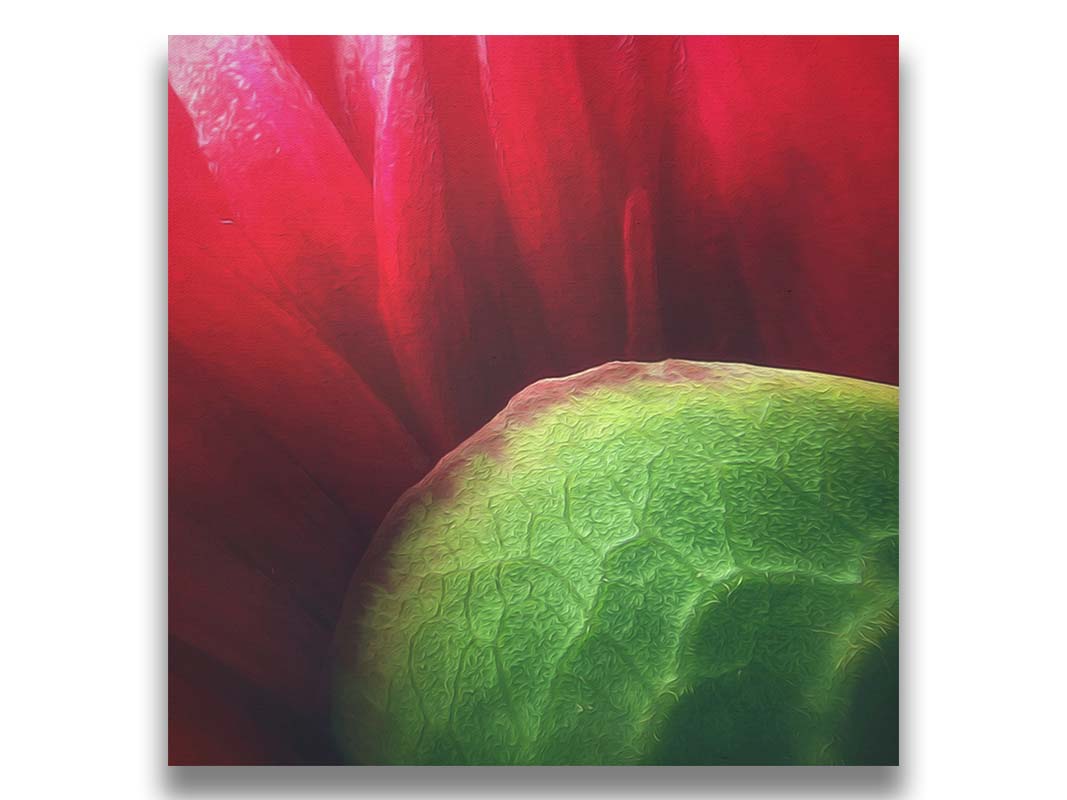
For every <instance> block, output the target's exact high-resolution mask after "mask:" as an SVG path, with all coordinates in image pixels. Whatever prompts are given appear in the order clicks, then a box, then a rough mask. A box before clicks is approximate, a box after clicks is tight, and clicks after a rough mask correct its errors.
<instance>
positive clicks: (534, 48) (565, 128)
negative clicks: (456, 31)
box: [480, 36, 626, 374]
mask: <svg viewBox="0 0 1067 800" xmlns="http://www.w3.org/2000/svg"><path fill="white" fill-rule="evenodd" d="M480 56H481V63H482V84H483V92H484V94H485V98H486V107H487V113H488V117H489V130H490V134H491V136H492V140H493V146H494V150H495V154H496V160H497V172H498V175H499V181H500V186H501V191H502V193H503V197H504V202H505V204H506V206H507V208H508V211H509V213H510V217H511V224H512V229H513V231H514V233H515V239H516V242H517V244H518V249H519V255H520V257H521V259H522V261H523V264H524V266H525V269H526V272H527V274H528V275H529V276H530V278H531V280H532V282H533V285H534V286H535V288H536V290H537V293H538V297H539V300H540V306H541V311H542V313H543V314H544V318H545V320H546V329H547V330H546V338H545V349H546V353H547V355H548V357H549V359H550V361H551V362H552V363H553V364H554V366H555V367H556V369H557V370H558V371H559V373H560V374H566V373H569V372H574V371H576V370H578V369H583V368H586V367H590V366H593V365H594V364H599V363H601V362H603V361H605V360H609V359H611V358H614V357H617V356H618V354H619V353H620V352H621V350H622V347H623V343H624V341H625V327H626V323H625V299H624V290H623V281H622V270H621V268H620V267H621V262H622V258H621V253H622V237H621V235H620V234H619V231H620V228H621V223H622V220H621V218H619V217H613V215H612V213H611V207H610V205H609V203H608V201H607V197H606V188H607V187H606V186H605V180H604V170H605V164H604V163H603V162H602V160H601V154H600V153H599V152H598V150H597V147H596V142H595V140H594V137H593V129H592V128H593V126H592V122H591V120H590V117H589V109H588V107H587V106H586V102H585V95H584V93H583V91H582V84H581V78H580V74H579V69H578V63H577V60H576V58H575V52H574V45H573V42H572V40H571V39H568V38H563V37H537V38H530V37H507V36H502V37H485V38H484V39H483V40H482V42H481V52H480Z"/></svg>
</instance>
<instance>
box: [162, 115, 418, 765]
mask: <svg viewBox="0 0 1067 800" xmlns="http://www.w3.org/2000/svg"><path fill="white" fill-rule="evenodd" d="M170 114H171V122H170V235H169V248H170V279H169V291H170V294H169V310H170V370H171V374H170V412H169V416H170V510H171V514H170V526H171V527H170V558H171V561H170V573H169V574H170V631H171V633H172V634H173V635H174V636H176V637H178V638H179V639H181V640H182V641H184V642H187V643H188V644H189V645H190V646H192V647H194V648H196V649H198V650H201V651H203V652H204V653H205V654H207V655H208V656H210V658H211V659H212V660H213V661H215V662H218V663H219V664H221V665H223V666H224V667H225V668H226V669H227V670H229V671H232V672H233V673H234V674H236V675H237V676H239V677H240V679H241V680H242V681H245V682H246V683H247V684H248V686H250V687H255V690H256V691H257V692H262V693H265V694H266V695H267V696H269V697H270V698H272V699H271V702H272V703H273V704H275V705H278V706H279V707H285V708H287V709H291V710H293V711H294V713H298V714H301V715H304V716H308V715H314V714H317V713H320V711H321V706H322V681H323V677H324V676H323V669H324V665H325V661H326V655H327V650H328V646H329V642H330V638H331V635H332V627H333V621H334V619H335V617H336V611H337V607H338V605H339V603H340V600H341V596H342V594H343V591H344V586H345V583H346V581H347V579H348V575H349V573H350V570H351V568H352V565H353V564H354V563H355V560H356V558H357V556H358V554H359V553H360V552H361V551H362V548H363V547H364V546H365V544H366V541H367V538H368V537H369V535H370V533H371V532H372V531H373V530H374V529H375V527H376V526H377V524H378V522H379V521H380V519H381V517H382V515H383V514H384V512H385V511H386V510H387V509H388V508H389V506H390V505H391V504H392V503H393V502H394V501H395V499H396V498H397V496H398V495H399V494H400V493H401V492H402V491H403V490H404V489H406V488H408V487H409V486H410V485H412V484H413V483H414V482H415V481H417V480H418V479H419V478H420V477H421V476H422V475H423V474H424V472H425V470H426V469H427V467H428V460H427V458H426V456H425V455H424V454H423V453H422V452H421V451H420V449H419V448H418V447H417V446H416V445H415V444H414V442H413V440H412V439H411V437H410V436H409V435H408V433H407V431H406V430H405V429H404V428H403V426H402V425H401V424H400V423H399V422H398V421H397V419H396V417H395V416H394V415H393V414H392V412H390V411H389V410H388V408H387V407H386V406H385V405H383V404H382V402H381V401H380V400H379V399H378V398H377V397H376V396H375V395H374V393H373V392H372V391H371V390H370V389H369V388H368V386H367V385H366V383H364V381H363V380H362V379H361V377H360V376H359V375H358V374H356V373H355V372H354V371H353V369H352V368H351V366H350V365H349V364H347V363H346V362H345V361H344V360H342V359H341V358H340V357H339V356H338V355H337V353H336V352H334V351H333V350H331V349H330V348H329V347H328V346H327V345H326V344H324V343H323V341H322V340H321V339H320V338H319V336H318V333H317V331H316V330H315V329H314V328H312V327H311V326H310V325H309V324H308V323H307V322H306V321H305V320H303V319H301V318H300V317H299V316H297V315H294V314H293V313H292V312H291V311H289V310H287V309H285V308H283V307H282V306H280V305H279V304H278V303H276V302H275V301H274V300H272V299H271V298H270V297H269V296H268V295H267V294H266V293H264V292H263V291H260V290H259V289H258V288H257V287H256V286H255V285H254V284H253V283H252V282H251V281H249V280H248V279H247V278H246V277H245V276H247V275H250V274H254V273H255V272H256V271H257V270H262V269H263V265H262V262H261V260H260V257H259V254H258V253H257V252H256V251H255V250H254V249H253V247H252V246H251V245H250V243H249V242H248V240H247V238H246V237H245V234H244V230H243V227H242V226H241V225H240V224H237V223H233V221H232V220H231V219H230V216H231V215H230V214H229V213H228V212H227V210H226V203H225V200H224V199H223V198H222V197H221V196H220V194H219V193H218V192H217V190H216V187H215V186H214V183H213V181H212V179H211V176H210V174H209V172H208V168H207V164H206V162H205V161H204V160H203V158H202V156H201V155H200V153H199V152H198V150H197V146H196V140H195V135H194V133H193V130H192V125H191V123H190V121H189V120H188V118H187V117H186V115H185V112H184V111H183V109H182V107H181V105H180V104H179V103H178V101H177V98H176V97H175V96H174V95H173V94H172V95H171V108H170ZM183 691H184V690H183ZM190 691H191V690H190ZM205 702H207V700H205ZM211 702H216V701H215V700H213V701H211ZM235 702H236V701H235ZM227 713H229V712H227ZM233 713H234V714H237V713H238V711H234V712H233ZM246 756H248V754H247V753H245V754H244V756H240V754H235V755H234V758H239V757H246Z"/></svg>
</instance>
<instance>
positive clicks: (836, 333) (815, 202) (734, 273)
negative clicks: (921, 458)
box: [666, 37, 897, 383]
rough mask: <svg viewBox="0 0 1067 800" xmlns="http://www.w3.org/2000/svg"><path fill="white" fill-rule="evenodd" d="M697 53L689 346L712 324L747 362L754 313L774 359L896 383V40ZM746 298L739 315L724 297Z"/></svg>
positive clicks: (716, 48)
mask: <svg viewBox="0 0 1067 800" xmlns="http://www.w3.org/2000/svg"><path fill="white" fill-rule="evenodd" d="M682 55H683V60H682V63H681V71H680V74H679V83H678V86H677V89H678V91H679V97H678V104H679V120H678V125H679V129H678V131H677V136H678V139H677V149H676V150H675V158H676V159H677V162H678V163H677V164H676V165H675V166H674V167H673V169H672V170H671V174H672V175H673V176H674V184H673V187H674V189H675V191H676V195H675V201H676V204H675V206H674V212H675V213H676V214H678V215H679V216H678V220H677V221H678V222H679V223H680V225H679V226H676V227H675V228H674V229H673V231H672V232H671V233H670V234H668V237H667V241H673V242H676V243H677V246H676V247H674V248H672V249H671V252H670V255H669V263H668V264H667V265H666V267H667V270H668V273H669V274H670V275H671V276H672V285H671V287H670V293H669V294H668V296H667V297H666V302H667V303H668V305H669V306H670V307H671V308H672V309H676V310H678V311H679V312H681V316H680V317H679V319H678V320H677V322H676V324H675V325H674V326H673V330H672V331H671V333H672V336H673V341H674V342H675V343H684V342H687V341H697V340H698V338H697V337H700V336H701V332H702V330H703V332H704V335H705V340H706V341H708V343H709V344H711V343H715V342H719V343H721V345H722V346H723V348H724V350H726V351H727V352H726V355H728V356H730V357H736V356H737V354H738V353H737V351H736V350H735V351H734V352H730V351H731V349H733V348H736V346H737V343H736V342H732V341H731V335H732V334H731V332H734V331H738V332H743V331H744V330H745V329H746V327H747V326H748V324H749V322H748V319H749V318H750V317H752V318H754V320H755V322H756V325H757V327H758V331H759V338H760V340H761V350H762V352H763V357H764V359H765V361H766V362H767V363H771V364H780V365H785V366H793V367H803V368H807V369H814V370H819V371H824V372H833V373H841V374H848V375H856V376H859V377H863V378H869V379H873V380H880V381H888V382H891V383H896V381H897V40H896V37H722V38H719V37H692V38H689V39H687V40H686V41H685V44H684V51H683V54H682ZM669 213H670V212H668V215H669ZM687 254H690V257H691V256H692V255H696V256H698V259H697V261H696V262H695V263H696V264H697V265H698V272H694V271H692V270H691V269H686V263H687V262H686V255H687ZM690 263H692V262H690ZM708 264H710V265H714V268H713V269H708V268H707V266H706V265H708ZM672 267H673V268H676V269H671V268H672ZM717 279H718V280H721V281H722V282H723V285H722V286H720V287H716V286H714V285H713V283H714V281H715V280H717ZM716 288H719V289H721V291H719V292H718V293H717V295H718V296H716ZM694 292H697V293H698V296H700V297H704V298H708V299H709V300H711V303H712V305H711V307H710V309H709V310H710V311H712V312H713V313H712V314H710V315H709V316H710V319H709V320H708V325H709V327H708V328H703V329H701V326H700V325H699V319H698V309H696V308H694V305H693V304H691V303H687V302H686V299H685V298H686V297H687V296H689V297H691V296H693V293H694ZM744 295H747V296H748V297H749V298H751V304H750V307H743V306H742V305H741V304H739V306H738V308H739V310H741V311H743V314H739V315H738V316H737V317H736V318H734V319H731V318H730V314H729V310H728V309H727V308H724V307H723V306H722V303H721V302H720V301H719V299H718V298H722V297H723V296H727V297H729V296H737V297H740V296H744ZM724 322H725V324H724ZM709 329H711V330H713V331H714V333H713V335H712V338H711V339H710V340H709V339H707V338H706V337H707V332H708V330H709Z"/></svg>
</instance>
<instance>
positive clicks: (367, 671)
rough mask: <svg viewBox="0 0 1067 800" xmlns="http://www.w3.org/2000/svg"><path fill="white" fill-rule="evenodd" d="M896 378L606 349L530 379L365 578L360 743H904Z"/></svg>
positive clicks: (513, 749) (465, 746)
mask: <svg viewBox="0 0 1067 800" xmlns="http://www.w3.org/2000/svg"><path fill="white" fill-rule="evenodd" d="M897 541H898V539H897V390H896V388H894V387H889V386H883V385H879V384H872V383H866V382H863V381H857V380H851V379H845V378H837V377H832V376H824V375H814V374H811V373H801V372H788V371H781V370H772V369H764V368H756V367H748V366H742V365H726V364H698V363H695V362H682V361H667V362H663V363H661V364H653V365H647V364H624V363H612V364H607V365H605V366H603V367H600V368H598V369H596V370H591V371H589V372H586V373H581V374H580V375H577V376H573V377H571V378H565V379H560V380H552V381H541V382H539V383H537V384H534V385H533V386H531V387H529V388H528V389H526V390H524V391H523V392H522V393H520V394H519V395H518V396H517V397H516V398H515V399H513V400H512V402H511V403H510V404H509V405H508V407H507V409H505V410H504V411H503V412H502V413H501V414H500V415H498V416H497V417H496V418H495V419H494V420H493V421H492V422H490V423H489V424H488V425H487V426H486V427H485V428H483V429H482V430H481V431H480V432H479V433H478V434H476V435H475V436H474V437H472V438H471V439H470V440H468V441H467V442H466V443H464V444H463V445H461V446H460V447H459V448H457V449H456V450H455V451H453V453H451V454H450V455H449V456H447V457H446V458H445V459H443V460H442V462H441V463H440V464H439V465H438V466H437V467H436V468H435V470H434V471H433V472H432V473H431V474H430V475H429V476H427V478H426V479H425V480H424V481H422V482H421V483H420V484H419V485H418V486H416V487H414V488H413V489H412V490H411V491H409V492H408V493H407V494H406V495H405V496H404V497H403V498H402V499H401V501H400V502H399V503H398V504H397V506H396V507H395V508H394V509H393V511H392V512H391V513H390V516H389V518H388V519H387V520H386V522H385V524H383V526H382V529H381V530H380V531H379V532H378V535H377V537H376V539H375V543H374V545H373V546H372V550H371V552H370V553H369V554H368V557H367V559H365V561H364V563H363V566H362V567H361V569H360V572H359V573H358V574H357V575H356V577H355V578H354V580H353V585H352V588H351V589H350V592H349V597H348V600H347V602H346V607H345V611H344V614H343V617H342V622H341V625H340V627H339V630H338V639H337V648H338V659H337V665H336V673H335V696H334V705H335V726H336V730H337V734H338V739H339V742H340V744H341V747H342V751H343V752H344V754H345V755H346V757H348V758H349V759H351V760H352V761H355V762H359V763H404V764H410V763H445V764H450V763H475V764H576V763H577V764H581V763H598V764H630V763H708V764H718V763H735V764H750V763H759V764H781V763H857V762H859V763H895V762H896V759H897V750H896V739H897V706H896V681H897V662H896V630H897Z"/></svg>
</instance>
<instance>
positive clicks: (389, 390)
mask: <svg viewBox="0 0 1067 800" xmlns="http://www.w3.org/2000/svg"><path fill="white" fill-rule="evenodd" d="M170 63H171V70H170V77H171V85H172V86H173V88H174V90H175V92H176V93H177V95H178V97H179V98H180V99H181V101H182V103H183V104H184V105H185V107H186V109H187V110H188V111H189V114H190V116H191V117H192V119H193V122H194V124H195V126H196V131H197V134H198V139H199V143H200V146H201V149H202V150H203V152H204V154H205V156H206V157H207V159H208V162H209V163H210V165H211V168H212V172H213V174H214V175H215V176H216V179H217V180H218V182H219V185H220V186H221V187H222V189H223V191H224V193H225V198H226V201H227V204H228V206H229V208H230V210H231V211H232V212H233V216H234V218H235V219H236V220H238V221H239V222H240V223H241V224H242V226H243V228H244V231H245V232H246V233H247V235H248V238H249V241H250V243H251V245H252V246H253V247H254V248H255V250H256V251H257V252H258V253H259V255H260V257H261V258H260V259H259V260H258V261H257V262H255V263H254V264H243V265H242V267H243V269H244V272H243V273H242V277H243V278H245V279H246V280H247V281H249V283H250V284H251V285H252V286H253V287H255V288H256V289H258V290H260V291H261V292H263V294H264V295H265V296H266V297H269V298H270V299H272V300H274V301H275V302H277V303H278V304H279V305H280V306H282V307H283V308H284V309H285V310H286V311H288V312H290V313H292V314H294V315H297V316H299V317H301V318H303V319H304V320H306V321H307V323H309V324H310V325H311V326H313V327H314V329H315V330H316V332H317V333H318V336H319V337H320V338H321V339H322V341H323V342H325V343H326V344H327V345H328V346H329V347H331V348H333V349H334V350H335V351H336V352H337V353H338V354H339V355H340V356H341V358H343V359H344V360H345V361H347V362H348V363H349V364H350V365H352V366H353V367H355V368H356V369H357V370H359V372H360V373H361V374H362V375H363V376H364V377H365V378H366V379H367V380H368V381H369V382H370V383H371V385H372V386H373V387H374V389H375V390H376V391H377V392H378V393H379V394H380V395H381V396H383V397H384V398H386V399H387V400H388V401H389V403H390V405H392V406H393V407H394V408H396V409H398V410H400V412H401V414H402V415H404V408H405V404H404V397H403V391H402V389H401V385H400V378H399V375H398V374H397V371H396V366H395V363H394V361H393V357H392V353H391V352H390V350H389V346H388V342H387V340H386V337H385V335H384V329H383V325H382V321H381V317H380V315H379V313H378V278H377V266H376V255H377V254H376V245H375V239H374V217H373V213H374V212H373V198H372V195H371V187H370V184H369V183H368V181H367V178H366V176H365V175H364V174H363V172H362V171H361V170H360V168H359V166H358V165H357V164H356V163H355V161H354V160H353V158H352V156H351V154H350V153H349V151H348V148H347V147H346V145H345V142H344V141H343V139H342V138H341V135H340V134H339V133H338V131H337V129H336V127H335V126H334V124H333V123H332V122H331V121H330V119H329V117H328V116H327V115H326V113H325V112H324V111H323V110H322V108H321V106H320V105H319V104H318V102H317V101H316V99H315V98H314V96H313V95H312V93H311V91H310V90H309V88H308V86H307V84H306V83H305V82H304V80H303V79H302V78H301V77H300V75H299V74H298V73H297V71H296V70H295V69H294V68H293V67H292V66H291V65H290V64H289V63H287V62H286V61H285V60H284V59H283V58H282V57H281V56H280V54H279V53H278V51H277V50H276V48H275V47H274V46H273V45H272V44H271V42H270V41H269V40H267V39H266V38H263V37H174V38H173V39H172V40H171V58H170ZM405 418H406V417H405Z"/></svg>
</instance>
